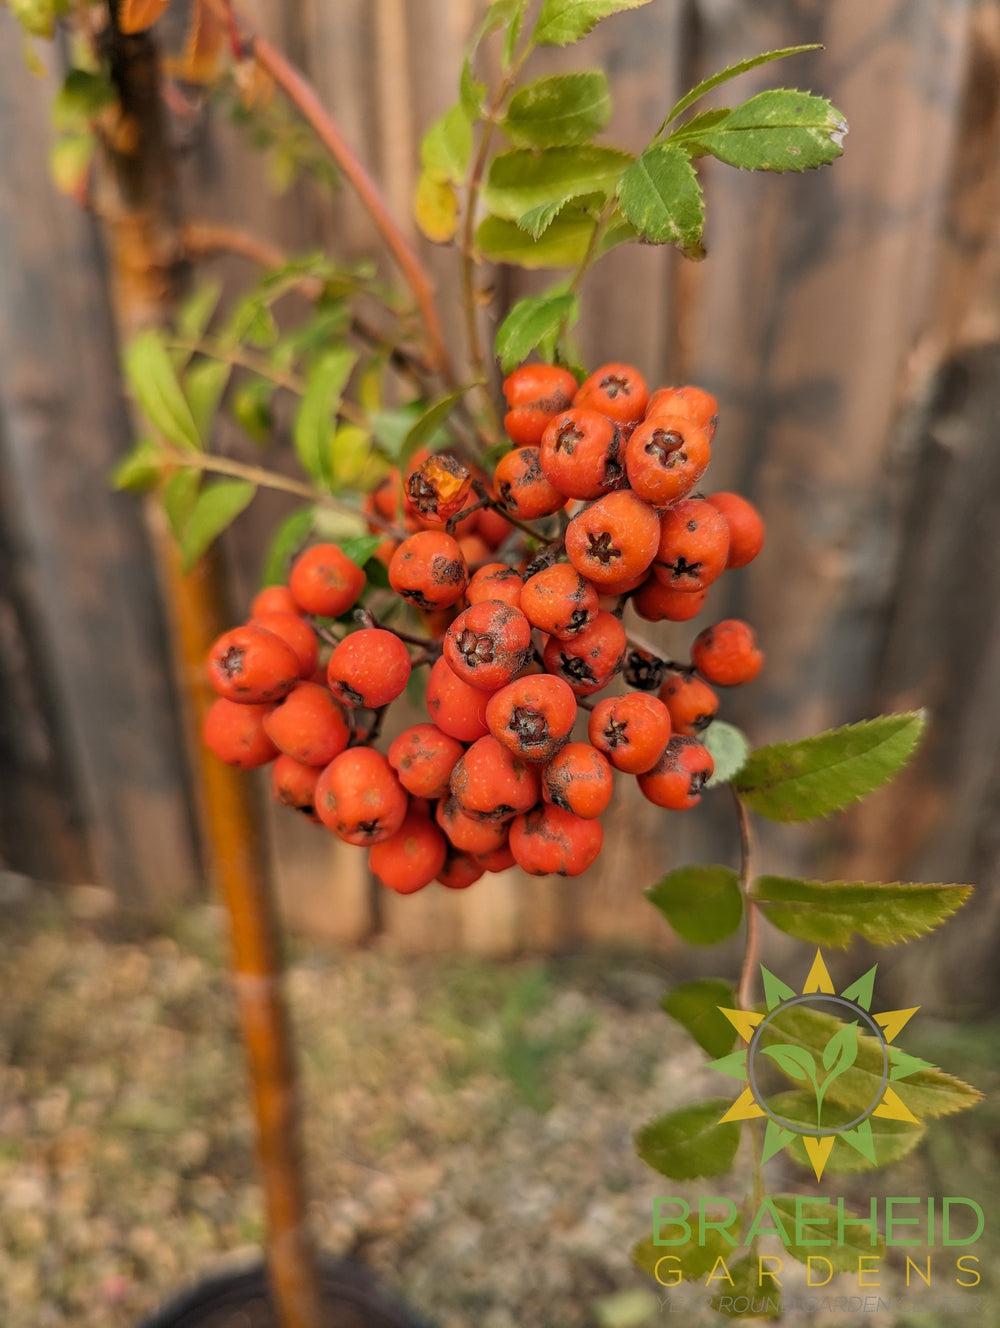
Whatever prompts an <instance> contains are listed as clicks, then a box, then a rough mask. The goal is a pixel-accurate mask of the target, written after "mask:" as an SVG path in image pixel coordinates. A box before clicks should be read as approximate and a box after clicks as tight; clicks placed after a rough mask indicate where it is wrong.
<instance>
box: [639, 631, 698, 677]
mask: <svg viewBox="0 0 1000 1328" xmlns="http://www.w3.org/2000/svg"><path fill="white" fill-rule="evenodd" d="M625 639H626V640H627V641H628V643H629V645H630V646H632V647H633V649H635V650H641V651H642V652H643V654H645V655H652V656H653V658H654V659H660V660H663V663H664V664H665V665H666V666H667V668H668V669H670V670H672V671H673V672H674V673H687V674H691V673H694V669H693V668H692V667H691V665H690V664H681V663H680V662H679V660H676V659H664V657H663V656H662V655H661V654H660V651H659V649H658V647H657V646H654V645H650V643H649V642H648V641H644V640H643V638H642V637H641V636H637V635H636V634H635V632H632V631H630V632H628V633H627V635H626V638H625Z"/></svg>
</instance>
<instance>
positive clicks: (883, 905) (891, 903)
mask: <svg viewBox="0 0 1000 1328" xmlns="http://www.w3.org/2000/svg"><path fill="white" fill-rule="evenodd" d="M751 893H752V895H753V897H754V899H756V900H757V901H758V903H759V904H760V906H761V909H762V910H763V912H764V915H765V917H766V918H767V919H768V921H769V922H771V923H772V924H773V925H774V926H775V927H777V928H778V930H779V931H783V932H785V933H786V934H787V935H789V936H794V937H795V938H796V939H797V940H800V941H810V942H812V943H813V944H815V945H825V946H834V947H846V946H848V945H850V944H851V942H852V941H853V940H854V938H855V937H858V938H859V939H861V940H864V941H868V942H869V944H871V945H899V944H900V943H901V942H903V941H910V940H914V939H915V938H916V937H918V936H926V935H927V933H928V932H931V931H933V930H934V928H935V927H939V926H940V925H941V923H942V922H945V921H947V919H948V918H950V917H951V916H952V914H953V913H956V912H957V911H958V910H959V909H960V908H961V907H962V905H963V904H964V903H965V901H966V900H967V899H968V898H969V896H970V895H971V893H972V886H971V885H940V884H929V883H926V882H922V881H917V882H911V883H909V884H905V883H902V882H899V881H892V882H884V881H798V880H792V879H789V878H787V877H783V876H762V877H760V879H759V880H757V881H755V882H754V884H753V886H752V887H751Z"/></svg>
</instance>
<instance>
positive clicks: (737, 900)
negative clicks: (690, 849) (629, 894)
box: [646, 866, 743, 945]
mask: <svg viewBox="0 0 1000 1328" xmlns="http://www.w3.org/2000/svg"><path fill="white" fill-rule="evenodd" d="M646 898H647V899H648V900H649V902H650V903H651V904H652V905H653V907H654V908H658V909H659V910H660V912H661V913H662V914H663V916H664V917H665V918H666V920H667V921H668V922H669V923H670V925H671V927H673V929H674V931H675V932H676V933H677V935H678V936H680V937H681V938H682V940H685V941H688V942H689V943H690V944H691V945H715V944H716V943H717V942H718V941H724V940H725V939H726V937H727V936H731V935H732V934H733V932H734V931H736V929H737V928H738V927H739V925H740V921H741V919H742V917H743V896H742V895H741V894H740V886H739V879H738V877H737V875H736V873H735V872H734V871H732V870H731V869H730V868H729V867H701V866H695V867H678V868H677V870H676V871H672V872H669V873H668V874H667V875H666V876H664V878H663V879H662V881H659V882H658V883H657V884H656V885H654V886H652V887H651V888H650V889H649V890H647V891H646Z"/></svg>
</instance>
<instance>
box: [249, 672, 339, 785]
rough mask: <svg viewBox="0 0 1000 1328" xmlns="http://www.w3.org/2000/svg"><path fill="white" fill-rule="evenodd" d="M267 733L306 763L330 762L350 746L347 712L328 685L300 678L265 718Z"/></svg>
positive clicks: (319, 763)
mask: <svg viewBox="0 0 1000 1328" xmlns="http://www.w3.org/2000/svg"><path fill="white" fill-rule="evenodd" d="M264 727H265V729H266V730H267V734H268V737H269V738H270V739H271V741H272V742H273V743H274V744H275V746H276V747H278V748H279V750H281V751H282V752H284V753H285V755H286V756H291V757H292V758H293V759H294V760H296V761H301V762H302V764H303V765H329V763H330V762H331V761H332V760H333V758H334V757H335V756H339V755H340V753H341V752H342V751H343V750H344V748H345V747H346V746H347V744H348V742H349V741H350V737H351V731H350V729H349V728H348V725H347V720H346V719H345V718H344V712H343V711H342V710H341V708H340V706H339V705H337V702H336V701H335V700H334V699H333V697H332V696H331V695H330V693H329V692H328V691H327V689H326V688H325V687H321V686H320V685H319V684H318V683H315V682H300V683H299V684H298V686H296V687H295V688H293V690H292V691H291V692H289V693H288V695H287V696H286V697H285V699H284V700H283V701H281V702H279V704H278V705H276V706H275V707H274V709H273V710H272V711H271V713H270V715H268V717H267V719H266V720H265V721H264Z"/></svg>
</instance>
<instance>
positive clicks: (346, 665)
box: [326, 627, 410, 710]
mask: <svg viewBox="0 0 1000 1328" xmlns="http://www.w3.org/2000/svg"><path fill="white" fill-rule="evenodd" d="M326 676H327V681H328V682H329V684H330V691H331V692H333V694H334V696H336V697H337V698H338V699H339V700H341V701H344V702H345V703H346V704H347V705H351V706H364V707H366V708H367V709H368V710H378V708H379V707H380V706H384V705H388V704H389V702H390V701H395V699H396V697H397V696H399V695H400V694H401V693H402V692H403V690H404V689H405V687H406V684H407V682H408V680H409V677H410V656H409V652H408V651H407V649H406V646H405V645H404V644H403V642H402V641H401V640H400V639H399V637H398V636H397V635H396V634H395V632H387V631H385V630H384V629H383V628H381V627H364V628H362V629H361V631H360V632H351V634H350V635H349V636H345V637H344V639H343V641H341V642H340V643H339V644H338V645H337V646H336V647H335V649H334V651H333V654H332V655H331V656H330V662H329V664H328V665H327V669H326Z"/></svg>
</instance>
